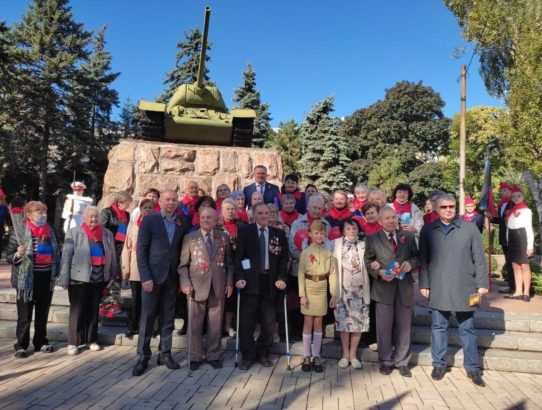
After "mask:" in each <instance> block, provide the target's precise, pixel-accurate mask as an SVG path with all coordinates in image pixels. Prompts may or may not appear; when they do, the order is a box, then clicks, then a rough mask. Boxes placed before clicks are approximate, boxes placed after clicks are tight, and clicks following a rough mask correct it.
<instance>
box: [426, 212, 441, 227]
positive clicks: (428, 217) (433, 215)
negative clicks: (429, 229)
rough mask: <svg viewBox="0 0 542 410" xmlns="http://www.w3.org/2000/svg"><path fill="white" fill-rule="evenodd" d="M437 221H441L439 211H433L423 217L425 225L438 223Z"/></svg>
mask: <svg viewBox="0 0 542 410" xmlns="http://www.w3.org/2000/svg"><path fill="white" fill-rule="evenodd" d="M437 219H439V216H438V213H437V211H431V212H429V213H428V214H425V215H424V216H423V223H424V224H426V225H427V224H430V223H431V222H434V221H436V220H437Z"/></svg>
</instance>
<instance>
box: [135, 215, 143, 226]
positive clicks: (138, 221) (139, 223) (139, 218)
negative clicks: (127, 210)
mask: <svg viewBox="0 0 542 410" xmlns="http://www.w3.org/2000/svg"><path fill="white" fill-rule="evenodd" d="M142 219H143V215H139V216H138V217H137V222H136V224H137V227H138V228H139V227H140V226H141V220H142Z"/></svg>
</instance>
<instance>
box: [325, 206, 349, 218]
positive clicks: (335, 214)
mask: <svg viewBox="0 0 542 410" xmlns="http://www.w3.org/2000/svg"><path fill="white" fill-rule="evenodd" d="M329 216H331V218H332V219H335V220H336V221H344V220H345V219H348V218H351V217H352V212H350V209H348V207H347V206H345V207H344V208H343V209H341V210H339V209H337V208H335V207H334V206H333V207H331V209H330V210H329Z"/></svg>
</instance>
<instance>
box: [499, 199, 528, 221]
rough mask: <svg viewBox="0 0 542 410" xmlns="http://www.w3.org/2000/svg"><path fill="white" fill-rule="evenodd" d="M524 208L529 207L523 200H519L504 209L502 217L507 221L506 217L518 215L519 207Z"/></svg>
mask: <svg viewBox="0 0 542 410" xmlns="http://www.w3.org/2000/svg"><path fill="white" fill-rule="evenodd" d="M525 208H529V207H528V206H527V204H526V203H525V202H520V203H519V204H515V205H514V206H513V207H512V208H510V209H509V210H508V211H506V214H505V215H504V219H505V220H506V221H508V218H510V215H514V216H515V217H517V216H519V211H520V209H525Z"/></svg>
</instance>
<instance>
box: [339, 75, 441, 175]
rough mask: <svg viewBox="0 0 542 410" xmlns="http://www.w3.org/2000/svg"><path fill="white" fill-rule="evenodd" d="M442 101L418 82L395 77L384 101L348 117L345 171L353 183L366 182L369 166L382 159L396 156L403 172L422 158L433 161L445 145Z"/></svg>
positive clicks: (344, 128)
mask: <svg viewBox="0 0 542 410" xmlns="http://www.w3.org/2000/svg"><path fill="white" fill-rule="evenodd" d="M443 107H444V101H443V100H442V98H440V96H439V94H438V93H437V92H435V91H434V90H433V89H432V88H431V87H427V86H424V85H423V84H422V83H421V82H419V83H411V82H408V81H401V82H398V83H397V84H396V85H395V86H394V87H392V88H390V89H388V90H386V94H385V97H384V99H383V100H379V101H377V102H375V103H374V104H372V105H370V106H369V107H367V108H363V109H359V110H357V111H355V112H354V113H353V114H352V115H351V116H349V117H347V118H346V120H345V121H344V124H343V131H344V133H345V134H346V135H347V136H348V141H349V144H348V148H349V149H348V155H349V157H350V159H351V160H352V161H351V163H350V164H349V167H348V170H349V174H350V177H351V179H353V180H354V181H355V182H364V181H367V179H368V177H369V173H370V171H371V169H372V168H373V167H374V166H375V164H376V165H377V166H378V165H379V164H380V163H381V162H382V160H383V159H384V158H389V157H395V158H398V159H399V160H400V163H401V167H400V171H401V173H402V174H404V175H408V174H409V173H411V172H412V171H413V170H414V169H415V168H416V167H418V166H420V165H421V164H423V163H424V162H427V161H435V160H438V159H439V158H440V157H441V156H442V155H444V154H446V152H447V149H448V141H449V134H448V132H449V131H448V126H449V119H448V118H446V117H445V116H444V114H443V112H442V108H443Z"/></svg>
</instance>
